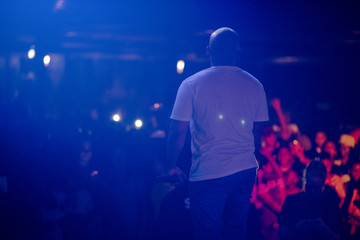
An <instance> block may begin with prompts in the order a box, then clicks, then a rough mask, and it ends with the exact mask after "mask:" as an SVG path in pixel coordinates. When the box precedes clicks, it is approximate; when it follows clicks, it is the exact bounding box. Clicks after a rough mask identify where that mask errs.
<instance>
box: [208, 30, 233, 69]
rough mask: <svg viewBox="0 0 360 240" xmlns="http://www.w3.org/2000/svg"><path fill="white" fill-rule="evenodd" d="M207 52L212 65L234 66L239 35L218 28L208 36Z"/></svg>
mask: <svg viewBox="0 0 360 240" xmlns="http://www.w3.org/2000/svg"><path fill="white" fill-rule="evenodd" d="M209 50H210V56H211V62H212V65H234V64H235V59H236V54H237V52H238V50H239V35H238V34H237V33H236V32H235V31H234V30H232V29H231V28H228V27H223V28H219V29H217V30H216V31H215V32H213V33H212V34H211V36H210V41H209Z"/></svg>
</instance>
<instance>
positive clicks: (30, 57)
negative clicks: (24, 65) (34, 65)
mask: <svg viewBox="0 0 360 240" xmlns="http://www.w3.org/2000/svg"><path fill="white" fill-rule="evenodd" d="M27 55H28V58H29V59H33V58H34V57H35V55H36V52H35V49H34V48H33V47H32V48H30V50H29V51H28V54H27Z"/></svg>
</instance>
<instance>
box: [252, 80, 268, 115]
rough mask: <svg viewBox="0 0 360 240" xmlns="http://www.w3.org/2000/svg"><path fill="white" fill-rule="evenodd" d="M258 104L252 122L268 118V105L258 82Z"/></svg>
mask: <svg viewBox="0 0 360 240" xmlns="http://www.w3.org/2000/svg"><path fill="white" fill-rule="evenodd" d="M259 90H260V91H259V104H258V107H257V109H256V113H255V118H254V122H265V121H268V120H269V114H268V107H267V101H266V94H265V91H264V88H263V86H262V85H261V84H260V88H259Z"/></svg>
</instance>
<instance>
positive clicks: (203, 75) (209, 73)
mask: <svg viewBox="0 0 360 240" xmlns="http://www.w3.org/2000/svg"><path fill="white" fill-rule="evenodd" d="M229 72H231V73H232V75H230V76H231V77H234V75H237V77H238V78H241V79H242V80H244V81H246V82H248V83H252V84H254V85H256V86H258V87H262V84H261V83H260V81H259V80H258V79H257V78H256V77H254V76H253V75H251V74H250V73H249V72H247V71H245V70H243V69H241V68H239V67H236V66H212V67H209V68H206V69H203V70H201V71H199V72H197V73H195V74H193V75H191V76H190V77H188V78H186V79H185V80H184V82H185V83H188V84H190V85H191V84H195V83H198V82H202V81H203V80H208V79H212V78H218V77H219V75H222V74H225V73H229ZM226 75H227V74H226ZM226 75H225V76H226Z"/></svg>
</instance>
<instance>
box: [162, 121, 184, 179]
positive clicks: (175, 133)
mask: <svg viewBox="0 0 360 240" xmlns="http://www.w3.org/2000/svg"><path fill="white" fill-rule="evenodd" d="M188 127H189V122H188V121H178V120H171V122H170V128H169V134H168V139H167V146H166V169H167V175H168V176H175V175H177V176H179V178H180V179H179V180H180V181H179V184H181V183H182V182H183V181H184V180H185V179H184V178H185V177H186V175H185V174H184V172H183V171H182V170H181V169H179V168H177V167H176V162H177V159H178V157H179V154H180V152H181V150H182V149H183V147H184V144H185V140H186V133H187V129H188Z"/></svg>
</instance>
